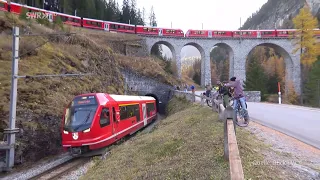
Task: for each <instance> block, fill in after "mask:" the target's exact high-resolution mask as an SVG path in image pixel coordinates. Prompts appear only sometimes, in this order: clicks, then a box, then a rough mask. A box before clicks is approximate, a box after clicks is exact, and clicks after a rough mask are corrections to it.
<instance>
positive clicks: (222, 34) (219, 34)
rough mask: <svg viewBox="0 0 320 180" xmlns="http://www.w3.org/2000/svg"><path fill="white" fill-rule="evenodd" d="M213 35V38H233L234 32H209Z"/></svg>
mask: <svg viewBox="0 0 320 180" xmlns="http://www.w3.org/2000/svg"><path fill="white" fill-rule="evenodd" d="M210 34H212V37H232V35H233V34H232V31H223V30H213V31H212V32H209V37H210Z"/></svg>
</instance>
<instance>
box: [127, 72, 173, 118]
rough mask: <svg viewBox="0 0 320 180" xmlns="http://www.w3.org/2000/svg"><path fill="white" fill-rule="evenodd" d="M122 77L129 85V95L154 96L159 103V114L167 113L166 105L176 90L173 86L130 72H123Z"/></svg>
mask: <svg viewBox="0 0 320 180" xmlns="http://www.w3.org/2000/svg"><path fill="white" fill-rule="evenodd" d="M122 75H123V77H124V79H125V82H126V85H127V93H128V94H132V93H134V94H138V95H140V96H145V95H148V96H153V97H154V98H156V99H157V101H158V108H159V112H160V113H162V114H163V113H165V108H166V105H167V103H168V101H169V100H170V99H171V98H172V96H173V91H174V88H173V87H172V86H169V85H166V84H163V83H161V82H158V80H156V79H152V78H150V77H145V76H142V75H140V74H138V73H134V72H132V71H130V70H122Z"/></svg>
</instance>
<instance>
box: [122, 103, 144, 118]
mask: <svg viewBox="0 0 320 180" xmlns="http://www.w3.org/2000/svg"><path fill="white" fill-rule="evenodd" d="M134 116H136V117H137V121H138V119H139V120H140V118H138V117H139V116H140V111H139V104H135V105H126V106H120V120H125V119H128V118H131V117H134Z"/></svg>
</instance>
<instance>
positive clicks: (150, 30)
mask: <svg viewBox="0 0 320 180" xmlns="http://www.w3.org/2000/svg"><path fill="white" fill-rule="evenodd" d="M136 33H137V34H146V35H160V33H159V29H158V28H155V27H146V26H140V25H137V26H136Z"/></svg>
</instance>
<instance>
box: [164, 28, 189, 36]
mask: <svg viewBox="0 0 320 180" xmlns="http://www.w3.org/2000/svg"><path fill="white" fill-rule="evenodd" d="M158 29H159V35H160V36H174V37H184V33H183V31H182V30H181V29H171V28H158Z"/></svg>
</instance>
